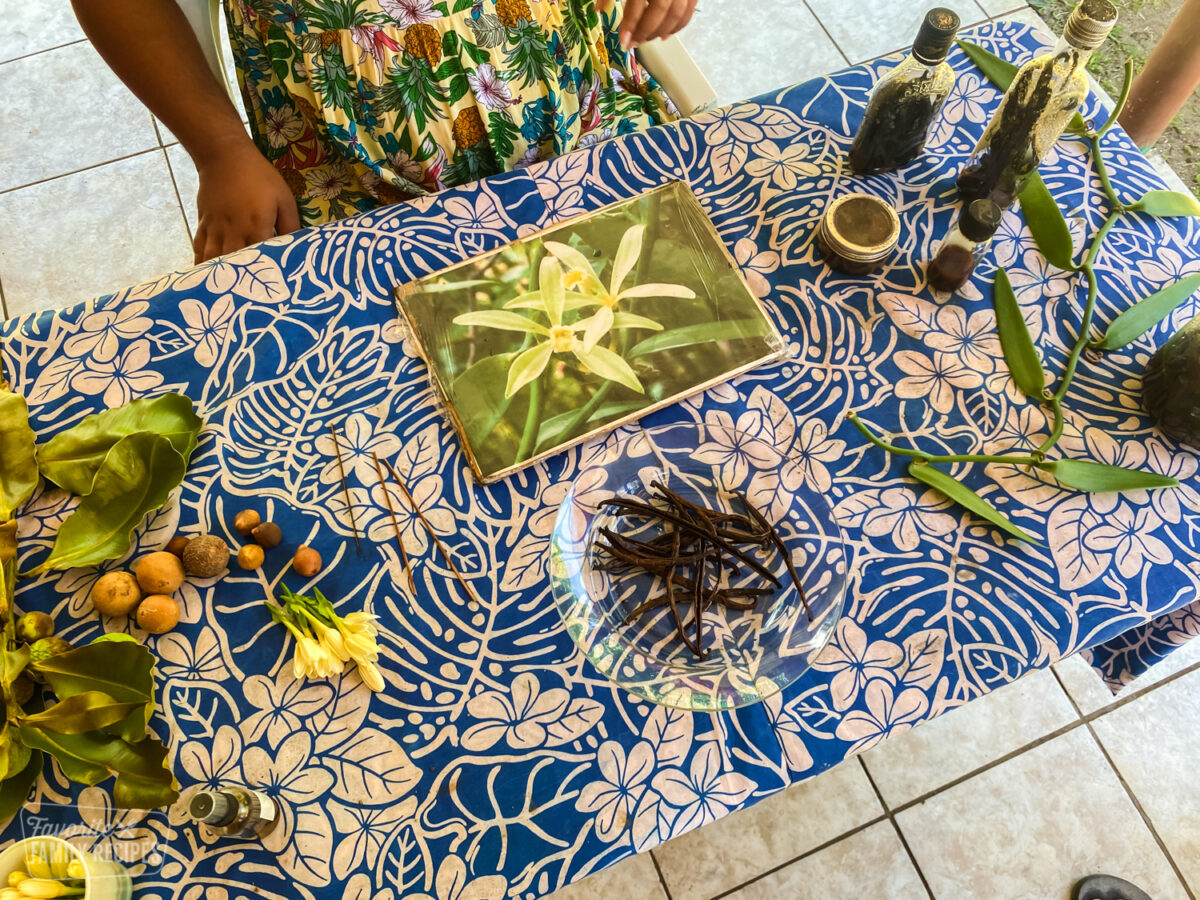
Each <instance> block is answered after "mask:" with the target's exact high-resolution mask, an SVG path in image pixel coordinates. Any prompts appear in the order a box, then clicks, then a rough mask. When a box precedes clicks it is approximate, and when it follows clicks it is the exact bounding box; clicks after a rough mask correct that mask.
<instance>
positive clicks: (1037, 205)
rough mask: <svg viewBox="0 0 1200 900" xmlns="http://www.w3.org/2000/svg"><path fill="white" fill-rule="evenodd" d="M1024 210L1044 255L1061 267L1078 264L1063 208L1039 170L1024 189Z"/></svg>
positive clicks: (1053, 263) (1035, 239) (1022, 195)
mask: <svg viewBox="0 0 1200 900" xmlns="http://www.w3.org/2000/svg"><path fill="white" fill-rule="evenodd" d="M1021 212H1022V213H1023V214H1024V216H1025V224H1026V225H1028V226H1029V231H1030V233H1031V234H1032V235H1033V239H1034V241H1035V242H1036V243H1037V245H1038V249H1039V250H1041V251H1042V256H1044V257H1046V259H1047V260H1049V262H1050V264H1051V265H1052V266H1054V267H1056V268H1059V269H1070V268H1072V267H1073V266H1074V257H1075V245H1074V243H1073V242H1072V241H1071V232H1070V230H1069V229H1068V228H1067V220H1066V219H1065V218H1063V214H1062V210H1060V209H1059V208H1058V204H1057V203H1055V202H1054V198H1053V197H1052V196H1050V190H1049V188H1047V187H1046V182H1044V181H1042V176H1041V175H1039V174H1038V173H1037V172H1036V171H1035V172H1034V173H1033V175H1032V176H1031V177H1030V179H1029V183H1028V184H1026V185H1025V188H1024V189H1023V190H1022V191H1021Z"/></svg>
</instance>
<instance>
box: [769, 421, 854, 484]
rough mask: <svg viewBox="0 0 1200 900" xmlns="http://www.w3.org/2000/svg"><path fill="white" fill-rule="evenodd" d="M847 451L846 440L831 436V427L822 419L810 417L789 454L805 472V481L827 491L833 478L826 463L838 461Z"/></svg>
mask: <svg viewBox="0 0 1200 900" xmlns="http://www.w3.org/2000/svg"><path fill="white" fill-rule="evenodd" d="M780 449H783V448H780ZM845 453H846V442H845V441H843V440H839V439H837V438H831V437H830V436H829V428H828V427H827V426H826V425H825V423H824V422H822V421H821V420H820V419H809V420H808V421H807V422H805V423H804V425H803V427H801V429H800V433H799V434H798V435H797V436H796V441H795V443H794V444H793V445H792V449H791V453H790V454H789V455H790V456H791V458H792V459H793V460H794V461H795V462H796V464H797V465H799V466H800V470H801V471H802V472H803V473H804V483H805V484H807V485H809V486H810V487H813V488H816V489H817V490H818V491H822V492H825V491H828V490H829V489H830V488H831V487H833V478H832V477H831V476H830V474H829V469H828V467H827V466H826V465H825V464H826V463H832V462H837V461H838V460H839V459H841V458H842V457H843V456H844V455H845Z"/></svg>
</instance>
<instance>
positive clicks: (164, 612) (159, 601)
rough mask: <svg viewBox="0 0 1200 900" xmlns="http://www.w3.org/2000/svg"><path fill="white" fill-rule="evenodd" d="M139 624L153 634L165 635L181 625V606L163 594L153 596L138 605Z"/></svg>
mask: <svg viewBox="0 0 1200 900" xmlns="http://www.w3.org/2000/svg"><path fill="white" fill-rule="evenodd" d="M137 623H138V627H139V628H141V629H143V630H144V631H148V632H150V633H151V634H165V633H166V632H168V631H170V630H171V629H172V628H174V627H175V626H176V625H178V624H179V604H178V603H176V602H175V601H174V600H172V599H171V598H170V597H166V596H163V595H162V594H151V595H150V596H149V597H147V598H146V599H145V600H143V601H142V602H141V603H140V604H139V605H138V608H137Z"/></svg>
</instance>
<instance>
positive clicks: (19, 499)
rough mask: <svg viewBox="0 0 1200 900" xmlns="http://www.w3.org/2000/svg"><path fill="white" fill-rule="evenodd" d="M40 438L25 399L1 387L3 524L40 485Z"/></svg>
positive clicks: (0, 505) (0, 517)
mask: <svg viewBox="0 0 1200 900" xmlns="http://www.w3.org/2000/svg"><path fill="white" fill-rule="evenodd" d="M36 440H37V439H36V437H35V436H34V433H33V429H32V428H30V427H29V406H28V405H27V404H26V403H25V398H24V397H22V396H21V395H20V394H14V393H13V392H12V391H6V390H0V523H2V522H7V521H8V520H9V519H11V518H12V517H13V515H14V514H15V513H16V511H17V507H18V506H20V505H21V504H22V503H24V502H25V501H26V500H28V499H29V496H30V495H31V494H32V493H33V491H34V488H36V487H37V482H38V470H37V456H36V453H37V448H36Z"/></svg>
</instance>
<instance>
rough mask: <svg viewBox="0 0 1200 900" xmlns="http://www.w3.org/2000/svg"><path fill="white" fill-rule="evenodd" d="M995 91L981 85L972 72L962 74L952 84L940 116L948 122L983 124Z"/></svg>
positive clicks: (978, 78)
mask: <svg viewBox="0 0 1200 900" xmlns="http://www.w3.org/2000/svg"><path fill="white" fill-rule="evenodd" d="M994 93H995V89H994V88H993V87H992V86H991V85H987V84H984V83H983V79H981V78H980V77H979V76H978V75H976V74H975V73H974V72H963V73H962V74H960V75H959V76H958V78H957V79H956V80H955V82H954V87H953V88H952V89H951V91H950V94H949V95H948V96H947V97H946V103H945V105H944V106H943V107H942V115H943V116H944V117H945V118H946V120H947V121H948V122H974V123H975V124H976V125H981V124H983V122H984V121H986V119H987V116H988V105H989V104H990V103H991V99H992V97H993V96H994Z"/></svg>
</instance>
